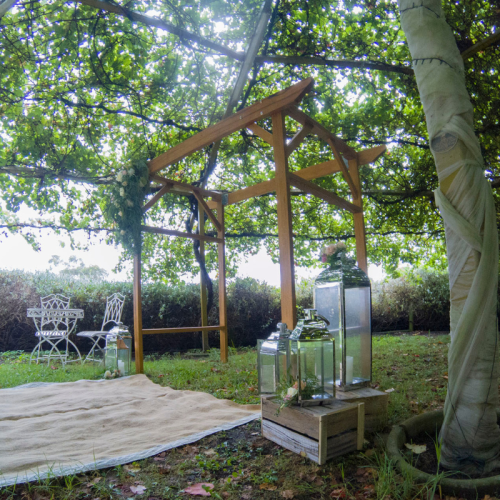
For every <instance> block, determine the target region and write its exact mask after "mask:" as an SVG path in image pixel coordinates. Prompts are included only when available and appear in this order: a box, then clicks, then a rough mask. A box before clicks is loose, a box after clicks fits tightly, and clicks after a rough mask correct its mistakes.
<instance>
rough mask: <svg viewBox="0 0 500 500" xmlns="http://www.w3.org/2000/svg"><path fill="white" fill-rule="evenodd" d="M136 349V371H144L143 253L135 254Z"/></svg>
mask: <svg viewBox="0 0 500 500" xmlns="http://www.w3.org/2000/svg"><path fill="white" fill-rule="evenodd" d="M133 287H134V292H133V293H134V299H133V300H134V304H133V306H134V350H135V373H144V353H143V348H142V333H143V332H142V299H141V254H140V253H139V254H135V255H134V285H133Z"/></svg>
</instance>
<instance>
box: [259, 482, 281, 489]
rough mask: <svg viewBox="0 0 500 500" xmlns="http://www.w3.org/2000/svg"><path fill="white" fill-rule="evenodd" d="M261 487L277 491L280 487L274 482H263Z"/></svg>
mask: <svg viewBox="0 0 500 500" xmlns="http://www.w3.org/2000/svg"><path fill="white" fill-rule="evenodd" d="M259 489H260V490H266V491H276V490H277V489H278V487H277V486H275V485H274V484H270V483H262V484H261V485H260V486H259Z"/></svg>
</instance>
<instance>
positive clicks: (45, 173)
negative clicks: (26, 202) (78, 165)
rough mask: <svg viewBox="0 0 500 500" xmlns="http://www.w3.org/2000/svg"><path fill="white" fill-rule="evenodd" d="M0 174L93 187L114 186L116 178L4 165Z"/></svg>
mask: <svg viewBox="0 0 500 500" xmlns="http://www.w3.org/2000/svg"><path fill="white" fill-rule="evenodd" d="M0 173H1V174H9V175H15V176H16V177H23V178H31V179H44V178H45V177H50V178H51V179H63V180H67V181H74V182H82V183H87V184H93V185H104V184H112V183H113V182H114V176H110V175H107V176H84V175H79V174H70V173H66V172H54V171H53V170H50V169H49V168H44V167H19V166H16V165H4V166H3V167H0Z"/></svg>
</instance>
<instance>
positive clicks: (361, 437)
mask: <svg viewBox="0 0 500 500" xmlns="http://www.w3.org/2000/svg"><path fill="white" fill-rule="evenodd" d="M364 442H365V403H359V404H358V435H357V446H356V449H358V450H362V449H363V444H364Z"/></svg>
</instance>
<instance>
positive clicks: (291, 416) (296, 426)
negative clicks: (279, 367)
mask: <svg viewBox="0 0 500 500" xmlns="http://www.w3.org/2000/svg"><path fill="white" fill-rule="evenodd" d="M278 408H279V406H278V405H277V404H276V403H275V402H274V401H273V399H272V398H262V435H263V436H264V437H265V438H267V439H269V440H271V441H274V442H275V443H277V444H279V445H280V446H283V448H286V449H288V450H290V451H293V452H295V453H299V454H303V453H305V455H306V456H307V457H309V458H310V459H311V460H313V461H314V462H316V463H318V464H319V465H323V464H324V463H325V462H326V461H327V460H329V459H331V458H334V457H337V456H339V455H344V454H345V453H349V452H351V451H355V450H360V449H361V448H362V447H363V441H364V417H365V412H364V403H362V402H361V403H358V404H352V403H345V402H343V401H335V402H333V403H332V404H329V405H324V406H307V407H303V408H301V407H300V406H292V407H290V408H283V409H282V410H281V411H280V413H279V415H278V416H276V412H277V410H278Z"/></svg>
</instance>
